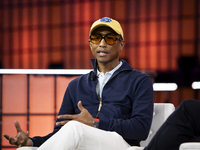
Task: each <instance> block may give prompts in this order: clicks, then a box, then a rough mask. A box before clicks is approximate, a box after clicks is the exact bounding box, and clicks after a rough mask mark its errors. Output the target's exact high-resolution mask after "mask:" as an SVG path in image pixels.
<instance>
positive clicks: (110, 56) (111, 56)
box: [89, 26, 124, 65]
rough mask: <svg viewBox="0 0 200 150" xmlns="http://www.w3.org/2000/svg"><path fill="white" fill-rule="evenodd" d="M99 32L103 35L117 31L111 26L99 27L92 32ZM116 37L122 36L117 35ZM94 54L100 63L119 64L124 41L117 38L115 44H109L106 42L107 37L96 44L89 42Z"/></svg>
mask: <svg viewBox="0 0 200 150" xmlns="http://www.w3.org/2000/svg"><path fill="white" fill-rule="evenodd" d="M94 33H98V34H101V35H102V36H103V37H104V35H106V34H114V35H116V33H115V32H114V31H113V30H112V29H111V28H109V27H104V26H103V27H99V28H97V29H96V30H94V31H93V32H92V34H94ZM116 37H118V38H119V37H120V36H119V35H117V36H116ZM89 44H90V48H91V51H92V54H93V55H94V57H95V58H96V59H97V61H98V63H102V64H108V63H110V64H113V65H115V64H118V63H119V53H120V51H121V50H122V49H123V47H124V41H119V40H116V43H115V44H114V45H109V44H107V43H106V41H105V39H102V40H101V41H100V43H97V44H94V43H92V42H90V43H89Z"/></svg>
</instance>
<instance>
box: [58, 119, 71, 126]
mask: <svg viewBox="0 0 200 150" xmlns="http://www.w3.org/2000/svg"><path fill="white" fill-rule="evenodd" d="M68 122H69V120H67V121H60V122H56V125H57V126H63V125H65V124H66V123H68Z"/></svg>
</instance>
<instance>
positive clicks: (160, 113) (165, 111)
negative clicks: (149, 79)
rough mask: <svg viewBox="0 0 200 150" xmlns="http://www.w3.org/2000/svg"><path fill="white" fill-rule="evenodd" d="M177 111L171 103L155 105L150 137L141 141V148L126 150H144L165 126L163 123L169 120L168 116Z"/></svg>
mask: <svg viewBox="0 0 200 150" xmlns="http://www.w3.org/2000/svg"><path fill="white" fill-rule="evenodd" d="M174 110H175V107H174V105H173V104H171V103H154V112H153V121H152V125H151V129H150V132H149V136H148V137H147V139H146V140H145V141H141V143H140V145H141V147H137V146H132V147H130V148H128V149H126V150H143V148H144V147H145V146H147V145H148V143H149V142H150V141H151V139H152V137H153V136H154V135H155V133H156V132H157V130H158V129H159V128H160V126H161V125H162V124H163V122H164V121H165V120H166V119H167V118H168V116H169V115H170V114H171V113H172V112H173V111H174Z"/></svg>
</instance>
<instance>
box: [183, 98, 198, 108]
mask: <svg viewBox="0 0 200 150" xmlns="http://www.w3.org/2000/svg"><path fill="white" fill-rule="evenodd" d="M196 103H200V101H198V100H195V99H187V100H185V101H183V102H182V103H181V105H182V106H186V107H191V106H193V105H195V104H196Z"/></svg>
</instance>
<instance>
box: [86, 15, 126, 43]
mask: <svg viewBox="0 0 200 150" xmlns="http://www.w3.org/2000/svg"><path fill="white" fill-rule="evenodd" d="M101 26H108V27H110V28H111V29H113V30H114V31H115V32H116V33H117V34H119V35H121V36H122V38H123V39H124V35H123V30H122V27H121V25H120V24H119V22H118V21H116V20H114V19H111V18H108V17H103V18H101V19H99V20H97V21H95V22H94V23H93V24H92V26H91V28H90V33H89V34H90V35H91V33H92V32H93V31H94V30H95V29H96V28H98V27H101Z"/></svg>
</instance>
